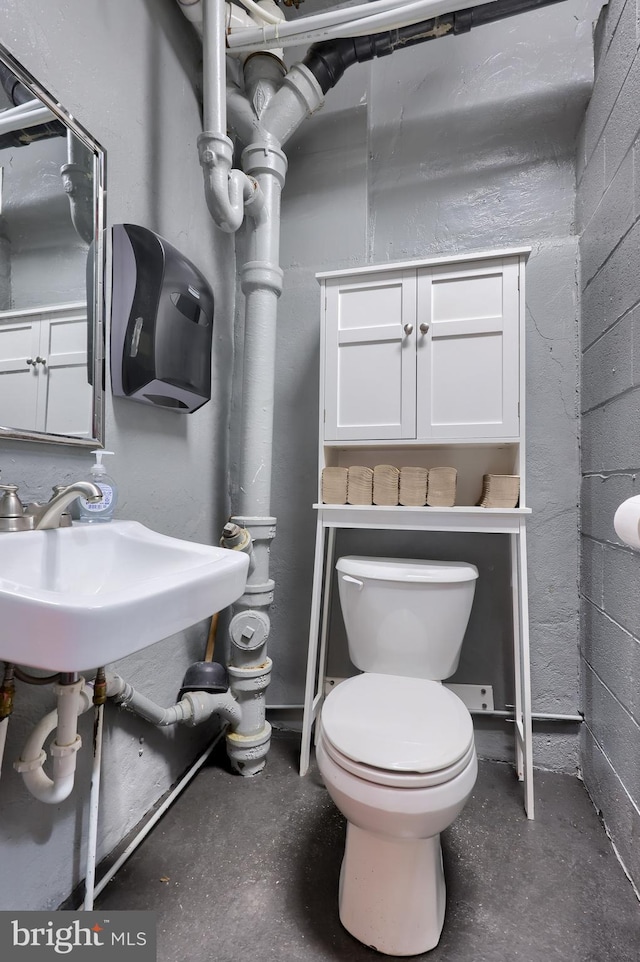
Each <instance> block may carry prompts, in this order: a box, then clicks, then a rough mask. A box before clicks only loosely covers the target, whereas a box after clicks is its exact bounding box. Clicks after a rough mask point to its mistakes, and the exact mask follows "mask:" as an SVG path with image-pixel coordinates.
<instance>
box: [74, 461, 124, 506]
mask: <svg viewBox="0 0 640 962" xmlns="http://www.w3.org/2000/svg"><path fill="white" fill-rule="evenodd" d="M91 453H92V454H95V456H96V463H95V464H94V465H92V467H91V477H90V478H89V481H93V483H94V484H97V485H98V487H99V488H100V489H101V491H102V501H96V502H94V503H92V502H90V501H87V499H86V498H78V501H79V503H80V521H85V522H89V523H91V522H94V521H111V519H112V518H113V512H114V511H115V509H116V504H117V501H118V488H117V485H116V483H115V481H114V480H113V478H110V477H109V475H108V474H107V469H106V468H105V466H104V464H103V463H102V457H103V455H105V454H113V451H92V452H91Z"/></svg>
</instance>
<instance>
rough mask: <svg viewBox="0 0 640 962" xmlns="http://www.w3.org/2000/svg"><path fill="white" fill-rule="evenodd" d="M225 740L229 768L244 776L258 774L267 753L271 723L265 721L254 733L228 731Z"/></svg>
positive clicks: (269, 743) (263, 764)
mask: <svg viewBox="0 0 640 962" xmlns="http://www.w3.org/2000/svg"><path fill="white" fill-rule="evenodd" d="M226 742H227V754H228V756H229V762H230V764H231V768H232V769H233V770H234V771H235V772H237V773H238V774H239V775H244V776H245V777H250V776H251V775H258V774H259V772H261V771H262V769H263V768H264V766H265V761H266V758H267V755H268V753H269V747H270V745H271V725H270V724H269V722H267V721H266V722H265V723H264V727H263V728H262V729H261V730H260V731H259V732H257V733H256V734H254V735H239V734H238V733H237V732H228V733H227V737H226Z"/></svg>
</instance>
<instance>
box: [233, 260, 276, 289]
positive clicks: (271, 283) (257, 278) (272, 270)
mask: <svg viewBox="0 0 640 962" xmlns="http://www.w3.org/2000/svg"><path fill="white" fill-rule="evenodd" d="M283 280H284V272H283V271H282V269H281V268H280V267H278V265H277V264H271V263H269V261H247V262H246V264H245V265H244V266H243V268H242V281H241V287H242V293H243V294H250V293H251V291H264V290H268V291H271V292H272V293H274V294H275V295H276V297H280V295H281V294H282V287H283Z"/></svg>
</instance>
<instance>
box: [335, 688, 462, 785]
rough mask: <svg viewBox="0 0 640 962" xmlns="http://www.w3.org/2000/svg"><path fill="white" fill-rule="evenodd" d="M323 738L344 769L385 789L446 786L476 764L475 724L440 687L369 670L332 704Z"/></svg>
mask: <svg viewBox="0 0 640 962" xmlns="http://www.w3.org/2000/svg"><path fill="white" fill-rule="evenodd" d="M321 717H322V737H323V738H324V742H325V747H326V749H327V753H328V754H329V755H330V756H331V757H332V758H333V760H334V761H335V762H336V764H338V765H340V767H341V768H343V769H345V770H346V771H349V772H351V773H353V774H354V775H358V776H359V777H360V778H363V779H365V780H367V781H371V782H374V783H376V784H379V785H389V786H396V787H405V788H422V787H428V786H429V785H437V784H442V783H443V782H446V781H448V780H449V779H451V778H453V777H455V775H456V774H458V773H459V772H460V771H463V770H464V768H465V767H466V766H467V765H468V764H469V762H470V760H471V758H472V756H473V752H474V741H473V723H472V721H471V716H470V715H469V712H468V711H467V709H466V707H465V705H464V704H463V703H462V701H461V700H460V699H459V698H458V697H457V695H454V694H453V692H451V691H449V689H447V688H444V687H443V686H442V685H440V684H439V683H438V682H435V681H430V680H427V679H424V678H406V677H404V676H402V677H400V676H397V675H380V674H376V673H368V672H367V673H365V674H362V675H357V676H355V677H354V678H348V679H347V680H346V681H344V682H342V683H341V684H340V685H339V686H338V687H337V688H335V689H334V690H333V691H332V692H331V693H330V694H329V695H328V696H327V698H326V699H325V702H324V705H323V707H322V716H321Z"/></svg>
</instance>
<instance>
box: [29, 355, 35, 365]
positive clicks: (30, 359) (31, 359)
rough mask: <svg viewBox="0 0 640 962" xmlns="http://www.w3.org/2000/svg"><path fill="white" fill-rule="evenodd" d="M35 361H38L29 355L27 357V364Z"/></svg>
mask: <svg viewBox="0 0 640 962" xmlns="http://www.w3.org/2000/svg"><path fill="white" fill-rule="evenodd" d="M35 363H36V362H35V361H34V360H33V358H32V357H28V358H27V364H35Z"/></svg>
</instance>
